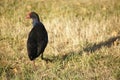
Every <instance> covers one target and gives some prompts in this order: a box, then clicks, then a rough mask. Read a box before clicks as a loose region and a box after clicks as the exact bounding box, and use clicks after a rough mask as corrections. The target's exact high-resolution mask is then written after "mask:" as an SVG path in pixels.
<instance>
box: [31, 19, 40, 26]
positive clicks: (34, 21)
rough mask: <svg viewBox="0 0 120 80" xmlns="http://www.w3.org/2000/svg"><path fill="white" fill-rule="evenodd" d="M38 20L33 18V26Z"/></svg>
mask: <svg viewBox="0 0 120 80" xmlns="http://www.w3.org/2000/svg"><path fill="white" fill-rule="evenodd" d="M39 22H40V21H39V19H33V22H32V24H33V26H35V25H36V24H38V23H39Z"/></svg>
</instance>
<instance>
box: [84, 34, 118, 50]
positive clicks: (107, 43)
mask: <svg viewBox="0 0 120 80" xmlns="http://www.w3.org/2000/svg"><path fill="white" fill-rule="evenodd" d="M119 39H120V36H116V37H111V38H109V39H108V40H106V41H104V42H100V43H98V44H96V43H94V45H92V46H86V47H85V48H84V49H83V51H85V52H95V51H96V50H99V49H101V48H102V47H108V48H110V47H111V46H112V45H113V44H114V42H115V41H117V40H119Z"/></svg>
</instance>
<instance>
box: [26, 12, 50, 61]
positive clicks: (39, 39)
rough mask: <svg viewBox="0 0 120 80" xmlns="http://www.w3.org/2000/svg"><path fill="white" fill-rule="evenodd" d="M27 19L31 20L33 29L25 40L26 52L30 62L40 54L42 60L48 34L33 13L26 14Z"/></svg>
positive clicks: (36, 15)
mask: <svg viewBox="0 0 120 80" xmlns="http://www.w3.org/2000/svg"><path fill="white" fill-rule="evenodd" d="M27 18H31V19H32V20H33V23H32V24H33V28H32V30H31V31H30V33H29V36H28V40H27V51H28V56H29V58H30V60H34V59H36V58H37V57H38V56H39V55H40V54H41V58H42V59H44V58H43V52H44V50H45V48H46V46H47V43H48V34H47V31H46V29H45V27H44V25H43V24H42V23H41V22H40V20H39V16H38V14H37V13H35V12H31V13H29V14H28V16H27Z"/></svg>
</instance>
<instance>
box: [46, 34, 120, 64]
mask: <svg viewBox="0 0 120 80" xmlns="http://www.w3.org/2000/svg"><path fill="white" fill-rule="evenodd" d="M119 39H120V36H116V37H111V38H109V39H108V40H106V41H103V42H100V43H98V44H96V43H93V44H94V45H90V46H86V47H85V48H83V49H82V50H80V51H79V52H78V53H76V52H74V51H73V52H69V53H67V54H65V55H58V56H53V57H52V58H51V59H47V58H46V59H45V61H46V62H56V61H57V60H61V61H64V60H65V59H67V58H69V57H72V56H74V55H77V56H81V55H82V54H83V52H90V53H93V52H95V51H96V50H99V49H101V48H102V47H105V46H106V47H108V48H110V47H111V46H112V44H114V42H115V41H116V40H119Z"/></svg>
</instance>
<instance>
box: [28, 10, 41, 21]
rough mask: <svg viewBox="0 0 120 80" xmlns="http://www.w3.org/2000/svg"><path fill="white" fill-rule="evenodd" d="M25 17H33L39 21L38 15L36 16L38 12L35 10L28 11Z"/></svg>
mask: <svg viewBox="0 0 120 80" xmlns="http://www.w3.org/2000/svg"><path fill="white" fill-rule="evenodd" d="M26 18H27V19H33V20H34V19H35V20H38V21H39V16H38V14H37V13H36V12H30V13H28V15H27V17H26Z"/></svg>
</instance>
